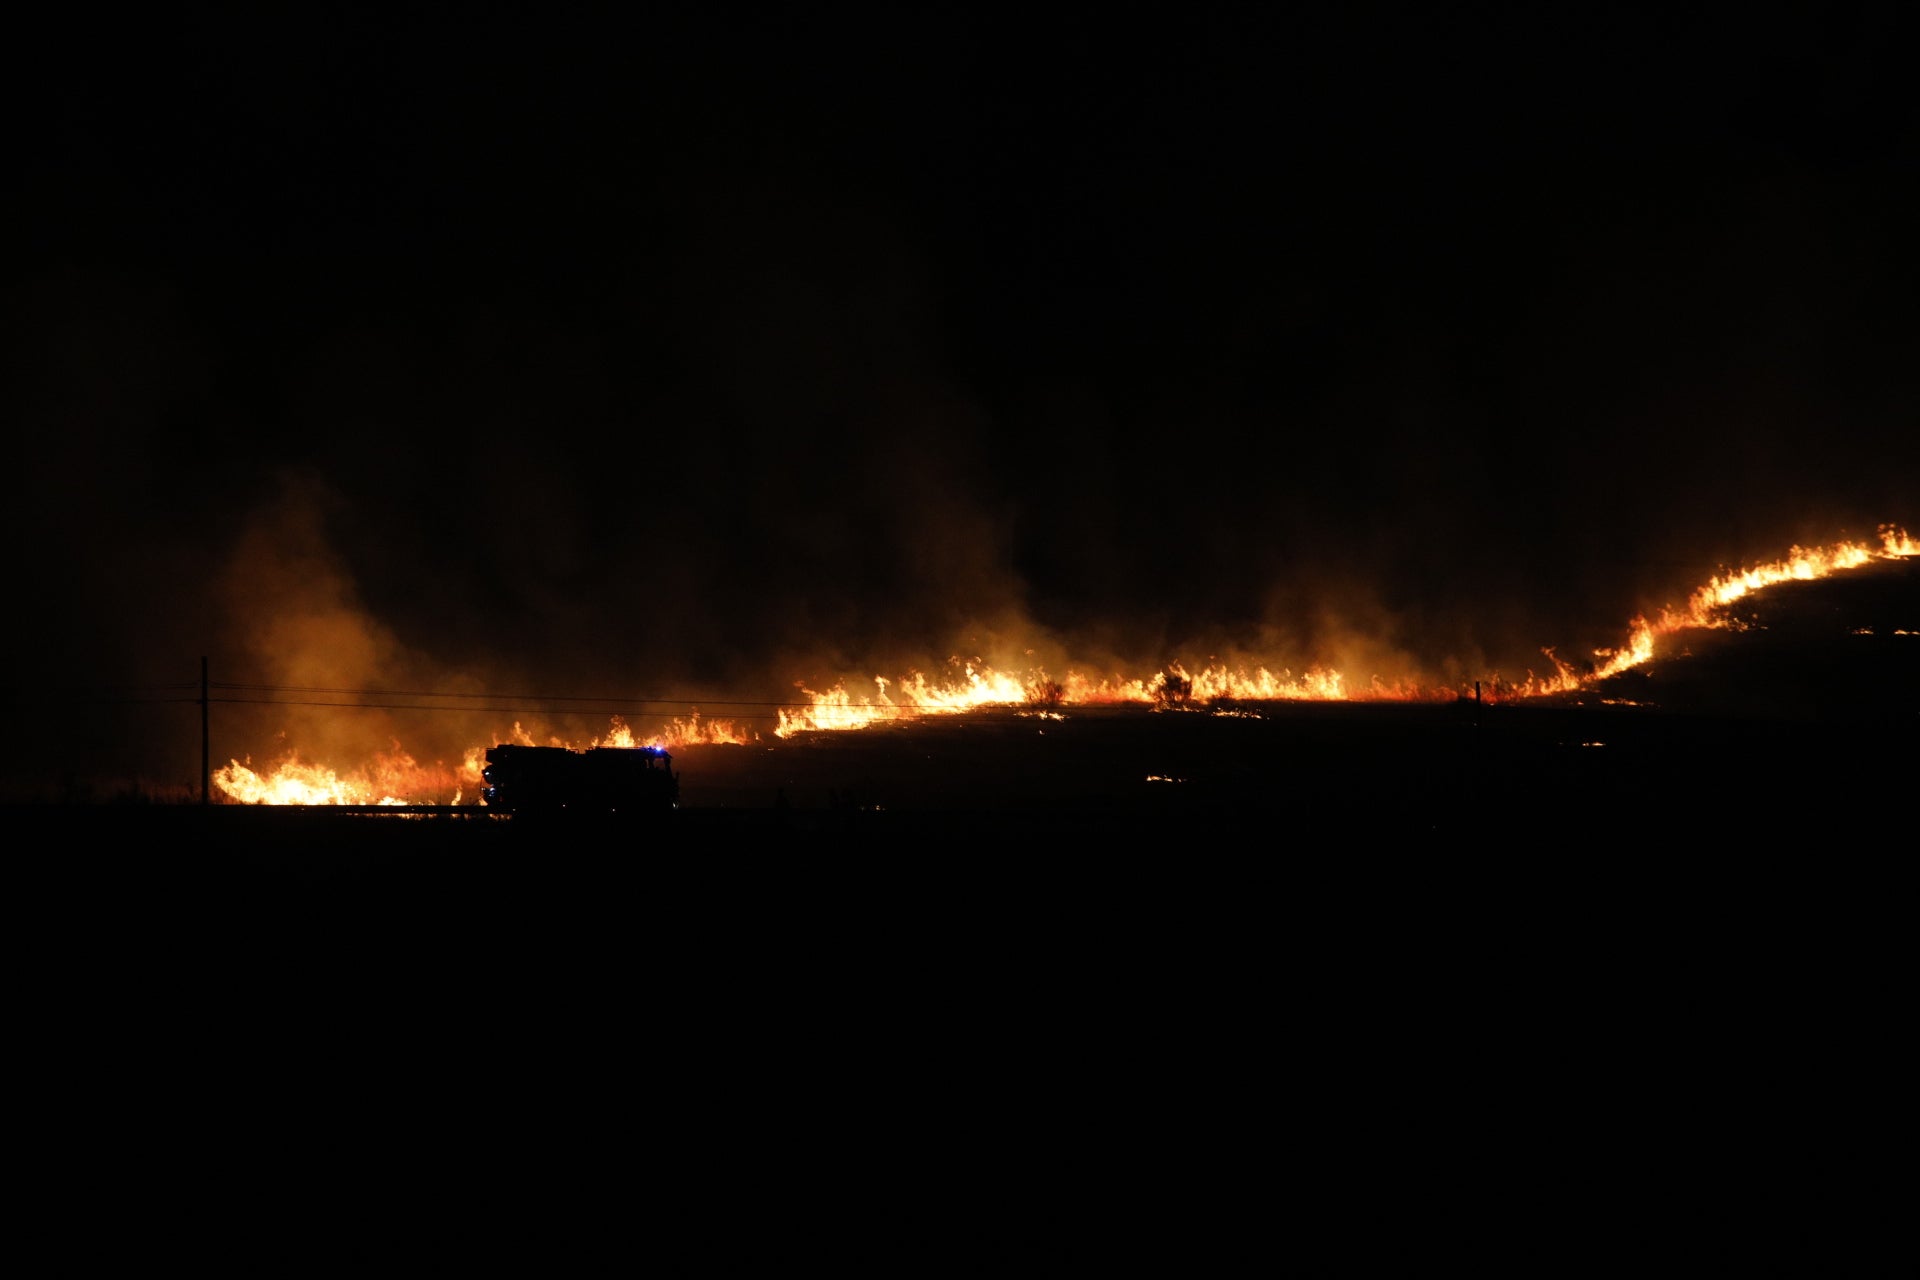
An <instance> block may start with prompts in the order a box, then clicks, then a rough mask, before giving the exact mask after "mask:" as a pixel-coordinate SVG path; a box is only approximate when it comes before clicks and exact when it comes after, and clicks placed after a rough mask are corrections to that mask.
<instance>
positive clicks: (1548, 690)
mask: <svg viewBox="0 0 1920 1280" xmlns="http://www.w3.org/2000/svg"><path fill="white" fill-rule="evenodd" d="M1879 532H1880V539H1879V542H1878V544H1877V545H1876V544H1874V543H1867V542H1841V543H1837V544H1835V545H1833V546H1831V547H1825V548H1818V549H1812V548H1806V547H1798V546H1796V547H1794V548H1792V549H1791V550H1790V551H1789V553H1788V554H1787V556H1786V558H1785V559H1782V560H1778V561H1774V562H1772V563H1769V564H1762V565H1757V566H1755V567H1753V568H1749V569H1742V570H1740V571H1738V572H1735V573H1729V574H1726V575H1723V576H1716V577H1713V578H1711V579H1709V580H1708V581H1707V583H1706V584H1705V585H1704V586H1701V587H1699V588H1698V589H1696V590H1695V591H1694V592H1693V594H1692V595H1691V596H1690V597H1688V600H1687V603H1686V604H1685V605H1683V606H1681V607H1680V608H1678V609H1674V608H1669V609H1666V610H1663V611H1662V612H1661V614H1660V616H1659V617H1658V619H1657V620H1651V621H1650V620H1649V619H1647V618H1645V617H1644V616H1643V617H1636V618H1634V619H1633V621H1632V622H1631V623H1629V624H1628V633H1627V637H1626V640H1625V642H1624V643H1623V644H1622V645H1621V646H1620V647H1619V648H1617V649H1610V650H1601V651H1599V652H1596V653H1595V654H1594V656H1595V657H1596V658H1599V659H1602V661H1601V662H1599V663H1598V664H1596V665H1595V666H1594V667H1593V668H1592V669H1591V670H1589V671H1584V672H1583V671H1581V670H1578V669H1576V668H1575V667H1574V666H1573V665H1572V664H1570V663H1567V662H1565V661H1563V660H1562V659H1560V658H1559V657H1558V656H1557V655H1556V654H1555V653H1554V651H1553V650H1552V649H1545V650H1543V651H1542V652H1543V653H1544V654H1545V655H1546V657H1547V659H1548V660H1549V661H1550V662H1551V663H1552V664H1553V667H1554V673H1553V674H1552V675H1550V676H1537V675H1529V676H1528V677H1527V679H1526V680H1524V681H1520V682H1511V681H1505V680H1501V679H1499V678H1498V677H1494V678H1491V679H1489V680H1488V681H1487V682H1486V684H1487V686H1488V687H1487V693H1488V694H1489V696H1490V697H1491V698H1492V699H1493V700H1496V701H1513V700H1519V699H1525V698H1534V697H1542V696H1546V695H1550V694H1561V693H1573V692H1577V691H1579V690H1581V689H1585V688H1588V687H1591V686H1593V685H1595V684H1598V683H1600V682H1601V681H1604V680H1606V679H1608V678H1609V677H1611V676H1616V675H1619V674H1620V673H1621V672H1623V671H1627V670H1630V669H1632V668H1634V667H1637V666H1640V665H1641V664H1643V663H1646V662H1648V661H1650V660H1651V659H1652V658H1653V656H1654V652H1655V649H1656V647H1657V645H1658V642H1659V641H1660V639H1661V638H1662V637H1664V636H1668V635H1671V634H1672V633H1674V632H1676V631H1680V630H1683V629H1686V628H1689V627H1719V628H1724V627H1729V626H1733V625H1736V624H1734V623H1733V622H1732V621H1731V620H1730V619H1729V618H1727V616H1726V615H1725V613H1724V611H1725V609H1726V608H1727V606H1729V605H1731V604H1733V603H1735V602H1736V601H1739V600H1741V599H1744V598H1745V597H1747V596H1749V595H1751V594H1752V593H1754V592H1756V591H1760V590H1764V589H1765V588H1767V587H1770V586H1773V585H1775V584H1777V583H1781V582H1796V581H1811V580H1813V579H1816V578H1824V577H1827V576H1829V575H1831V574H1834V573H1840V572H1844V571H1845V570H1848V569H1857V568H1859V567H1860V566H1862V565H1864V564H1867V563H1868V562H1870V561H1873V560H1890V559H1903V558H1906V557H1910V556H1916V555H1920V540H1916V539H1915V538H1913V537H1912V536H1910V535H1909V534H1908V533H1907V532H1906V531H1905V530H1903V529H1899V528H1896V527H1894V526H1892V525H1885V526H1882V527H1881V529H1880V531H1879ZM874 684H875V686H876V689H877V692H876V693H875V694H874V695H872V696H870V697H866V698H859V697H856V696H855V695H854V694H852V693H850V692H849V691H848V690H847V689H846V687H845V686H844V685H843V684H842V685H835V686H834V687H833V688H832V689H830V690H828V691H826V692H825V693H814V692H812V691H810V690H808V689H806V688H805V687H804V686H802V689H801V691H802V692H803V693H805V694H806V695H807V697H808V698H809V700H810V701H809V703H808V705H806V706H804V707H802V708H800V709H799V710H796V711H791V712H789V711H782V712H781V713H780V723H779V727H778V728H777V729H776V730H775V734H776V736H778V737H782V738H786V737H790V736H792V735H793V734H796V733H802V732H808V731H813V730H831V729H860V728H865V727H866V726H868V725H870V724H873V723H875V722H877V721H882V720H895V719H903V718H911V717H915V716H921V715H938V714H942V713H947V712H954V711H965V710H970V709H974V708H978V707H987V706H1002V707H1007V706H1021V705H1023V704H1024V705H1029V706H1032V705H1039V706H1044V707H1049V708H1052V707H1058V706H1062V705H1074V706H1089V705H1100V704H1112V703H1143V704H1149V705H1153V706H1156V707H1162V708H1171V707H1187V706H1195V707H1213V708H1227V709H1230V708H1232V707H1233V706H1234V704H1239V703H1256V702H1282V701H1344V702H1357V701H1373V700H1381V701H1385V700H1391V701H1403V702H1407V701H1449V700H1453V699H1457V698H1460V697H1462V696H1463V695H1465V694H1466V693H1467V692H1468V691H1467V690H1464V689H1455V688H1427V687H1424V686H1421V685H1419V684H1416V683H1411V682H1404V681H1403V682H1388V681H1383V680H1381V679H1379V678H1378V677H1375V678H1374V679H1372V680H1370V681H1369V682H1368V683H1367V684H1366V685H1365V686H1364V687H1361V688H1354V687H1352V686H1350V685H1349V683H1348V681H1347V680H1346V678H1345V677H1344V676H1343V675H1342V674H1341V673H1340V672H1338V671H1334V670H1329V669H1326V668H1319V667H1315V668H1310V669H1309V670H1307V671H1306V672H1305V673H1304V674H1301V675H1295V674H1293V672H1292V671H1290V670H1287V669H1285V668H1281V669H1278V670H1275V669H1272V668H1269V667H1265V666H1255V667H1253V668H1251V669H1248V668H1231V667H1227V666H1224V665H1218V664H1214V665H1208V666H1202V667H1199V668H1197V669H1194V670H1191V671H1190V670H1188V669H1187V668H1186V667H1184V666H1182V665H1181V664H1178V663H1175V664H1172V665H1170V666H1168V667H1167V669H1166V670H1164V671H1162V672H1160V673H1158V674H1157V675H1153V676H1148V677H1144V678H1127V677H1121V676H1108V677H1096V676H1089V675H1087V674H1085V673H1082V672H1079V671H1069V672H1068V673H1067V675H1066V676H1065V677H1064V678H1063V679H1061V680H1058V681H1056V680H1054V679H1052V678H1050V677H1049V676H1048V675H1047V673H1045V672H1044V671H1036V672H1034V673H1032V674H1030V675H1028V676H1025V677H1021V676H1015V675H1011V674H1009V673H1006V672H1000V671H994V670H991V669H988V668H983V667H980V666H977V665H975V664H971V663H969V664H965V665H964V668H963V674H962V676H961V677H960V678H958V679H956V680H954V681H950V682H948V683H946V684H936V683H933V682H930V681H929V680H928V679H927V677H926V676H925V675H924V674H920V673H915V674H914V675H912V676H910V677H908V679H906V680H905V681H900V682H890V681H888V680H886V679H885V678H884V677H877V676H876V677H875V678H874ZM889 688H891V689H892V690H893V691H892V692H891V693H889Z"/></svg>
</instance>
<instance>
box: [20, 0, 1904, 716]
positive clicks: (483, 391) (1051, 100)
mask: <svg viewBox="0 0 1920 1280" xmlns="http://www.w3.org/2000/svg"><path fill="white" fill-rule="evenodd" d="M1562 8H1563V7H1561V6H1519V7H1516V8H1515V9H1513V10H1511V11H1502V10H1501V9H1499V8H1494V7H1490V8H1484V9H1477V10H1472V11H1466V10H1462V9H1460V8H1458V7H1455V6H1433V5H1371V4H1340V5H1325V6H1320V5H1314V6H1257V7H1256V6H1198V7H1195V8H1191V9H1187V10H1161V11H1155V12H1153V13H1151V14H1150V15H1143V16H1141V17H1138V18H1125V17H1117V16H1116V11H1114V10H1112V9H1110V8H1107V7H1095V6H1087V7H1078V8H1060V9H1054V10H1051V11H1048V16H1045V17H1042V18H1036V17H1034V16H1033V14H1031V13H1025V14H1023V13H1020V12H1019V11H1017V10H1007V11H1000V10H996V9H992V8H983V7H979V6H968V7H951V8H939V7H919V8H916V10H915V12H913V13H912V14H910V15H908V14H901V15H896V16H893V17H888V18H876V17H870V16H863V17H859V18H855V17H851V16H848V17H839V16H833V15H827V16H822V15H821V14H818V13H815V12H810V11H806V10H793V11H791V12H774V13H768V12H763V11H757V10H749V9H734V10H713V11H710V12H707V11H703V13H702V14H701V15H700V16H686V15H682V16H674V15H671V14H669V15H665V16H657V17H643V16H639V15H640V14H641V13H642V12H643V7H639V6H622V7H608V8H606V9H604V10H599V9H595V8H592V7H572V8H568V9H567V10H566V11H565V12H563V13H559V14H555V13H553V12H549V11H548V10H547V9H546V8H545V7H534V6H521V7H513V6H492V7H488V8H487V9H486V11H485V13H483V14H479V15H477V16H476V15H473V14H466V13H460V12H458V11H457V10H454V11H444V12H440V11H435V12H420V13H418V14H414V13H413V12H412V11H411V10H409V9H408V8H406V7H403V6H390V7H387V8H386V9H384V10H378V11H375V12H373V13H371V14H366V15H362V16H352V12H353V11H351V10H340V9H332V8H328V9H318V8H316V9H314V10H312V11H311V12H305V13H302V12H299V11H291V10H286V9H284V8H278V9H276V10H275V12H274V13H273V14H272V15H270V16H268V15H261V14H252V13H242V12H238V11H234V12H228V11H226V10H224V9H220V8H212V7H201V6H180V7H172V8H170V10H169V12H168V13H166V14H165V15H162V16H159V17H153V16H149V17H145V18H136V19H131V20H122V19H117V18H116V19H115V20H113V22H112V23H109V22H107V20H106V19H104V18H94V19H90V20H82V19H74V20H70V21H54V20H43V21H41V22H40V23H39V24H38V25H37V26H36V25H32V24H29V25H26V26H22V27H20V28H18V29H17V30H16V33H15V37H14V39H13V40H12V41H11V43H12V45H13V48H12V52H11V54H10V57H9V64H10V65H9V75H8V79H9V81H10V85H11V91H12V95H13V105H12V106H11V107H10V108H9V112H8V119H9V121H10V124H11V129H10V133H11V135H12V145H11V146H10V148H9V151H10V154H9V156H8V162H7V172H8V175H9V179H10V186H11V197H10V199H9V201H8V203H9V206H10V208H11V215H12V217H13V219H14V229H13V231H12V232H11V233H10V235H9V243H10V244H11V245H12V246H13V248H14V251H15V252H14V253H13V254H12V255H11V261H10V263H9V265H8V270H7V272H6V275H5V278H4V280H3V281H0V315H4V322H5V326H6V330H5V332H6V338H7V342H6V353H7V363H6V382H5V388H6V390H5V396H6V399H5V402H4V409H5V413H6V416H7V423H8V438H9V440H10V441H11V442H12V444H11V457H10V459H9V465H8V466H7V468H6V475H7V480H8V489H9V493H8V500H7V502H6V504H5V509H6V517H5V518H6V521H7V524H6V534H7V542H8V546H9V547H10V548H11V550H12V552H13V556H12V564H13V568H14V572H15V582H14V583H13V586H12V589H11V591H10V592H9V597H10V599H11V600H12V601H13V602H14V606H15V607H13V608H11V609H9V611H8V617H9V627H8V636H7V658H8V663H7V666H8V678H9V683H10V685H12V686H13V687H14V689H15V690H16V691H17V696H25V695H28V694H31V695H33V697H34V698H35V699H36V701H35V703H34V705H35V707H36V708H39V709H38V710H36V711H35V712H34V714H35V715H36V716H40V715H46V716H49V717H51V718H53V719H57V720H59V721H60V722H61V726H60V727H59V728H58V730H57V732H58V733H59V734H60V735H61V738H60V740H61V742H62V743H63V744H65V745H66V746H71V747H73V748H74V749H76V750H77V749H78V748H79V747H80V746H82V745H85V744H86V743H88V742H91V741H95V740H98V739H100V738H102V737H107V738H112V739H116V740H117V739H119V738H121V737H122V736H126V735H137V733H138V727H137V726H138V725H140V724H143V723H145V721H143V720H141V719H140V718H139V717H140V716H142V715H148V716H150V715H151V714H152V713H148V712H139V711H135V712H127V711H125V710H102V711H100V712H99V713H98V716H99V718H98V719H96V718H95V712H94V711H93V710H91V709H89V708H88V704H85V703H82V702H79V701H75V702H72V703H71V704H70V703H69V702H68V701H67V691H69V690H72V691H75V697H76V698H77V697H78V695H79V692H80V691H90V690H94V689H98V688H105V687H109V686H112V687H118V686H123V685H142V686H144V685H150V684H154V683H164V682H172V681H179V680H192V679H195V678H197V675H198V663H199V659H200V657H201V656H203V655H207V656H209V657H210V658H211V660H212V661H213V663H214V665H215V672H216V678H220V677H222V676H225V677H226V678H231V679H242V680H246V679H259V680H260V681H262V682H264V683H272V684H313V685H322V684H325V685H332V684H338V685H342V686H345V687H356V688H397V689H414V688H428V687H430V688H442V687H461V688H472V689H493V690H501V691H512V692H542V693H549V692H569V691H579V692H582V693H587V694H595V695H599V694H605V695H609V696H611V695H615V694H618V695H622V696H656V695H657V696H663V697H665V696H673V697H681V696H684V697H689V698H706V699H724V698H729V697H736V698H743V699H753V698H761V697H778V696H781V695H782V692H783V691H788V690H791V688H792V686H793V684H794V682H795V681H797V680H806V681H809V682H810V683H819V682H821V681H828V680H831V679H832V678H834V677H836V676H838V675H840V674H843V673H852V674H858V673H863V672H872V673H879V672H883V671H889V670H900V669H901V668H902V665H903V664H914V663H917V664H925V663H928V662H939V661H942V660H944V659H946V658H947V657H949V656H952V655H960V656H982V657H987V658H989V660H993V661H997V662H1001V663H1005V662H1008V661H1010V658H1009V654H1010V653H1019V652H1020V651H1022V650H1025V649H1028V648H1032V649H1034V650H1035V651H1036V653H1037V654H1038V655H1039V656H1041V657H1044V658H1050V659H1051V660H1052V661H1055V662H1058V661H1061V660H1062V655H1069V656H1071V657H1072V659H1073V660H1077V661H1082V662H1107V661H1112V662H1114V663H1127V664H1133V667H1132V668H1131V669H1130V670H1129V671H1128V674H1145V673H1147V672H1149V671H1151V670H1153V669H1155V667H1156V665H1157V664H1159V663H1162V662H1165V661H1167V660H1169V659H1172V658H1176V657H1185V658H1187V659H1188V660H1193V659H1196V658H1200V657H1205V656H1209V655H1212V654H1216V653H1224V652H1226V651H1228V650H1229V649H1233V650H1236V651H1239V652H1244V653H1248V654H1252V655H1254V656H1256V657H1261V658H1263V659H1265V660H1266V661H1269V662H1275V663H1280V664H1286V665H1289V666H1292V667H1294V668H1296V669H1297V668H1300V667H1304V666H1306V665H1308V664H1310V663H1312V662H1318V661H1334V662H1336V663H1342V662H1344V663H1347V664H1349V665H1355V664H1365V665H1366V666H1371V667H1376V668H1378V669H1380V670H1387V669H1389V668H1394V667H1399V668H1403V669H1405V670H1407V671H1412V672H1418V673H1421V674H1425V675H1429V676H1433V677H1437V678H1442V679H1449V678H1465V679H1471V678H1473V677H1474V676H1477V675H1479V674H1483V672H1484V670H1485V669H1486V668H1488V667H1490V666H1499V667H1501V668H1502V669H1504V670H1506V671H1508V672H1510V673H1511V672H1513V671H1514V669H1515V666H1516V665H1517V664H1524V663H1526V662H1528V661H1529V660H1534V659H1537V655H1538V650H1539V648H1540V647H1541V646H1546V645H1557V646H1562V647H1563V648H1566V649H1575V648H1578V647H1579V646H1580V645H1582V644H1584V643H1586V642H1588V641H1595V642H1605V641H1607V640H1609V639H1615V638H1618V635H1619V632H1620V629H1621V628H1622V627H1623V626H1624V624H1625V622H1626V621H1627V619H1628V618H1629V617H1631V615H1632V614H1633V613H1634V612H1635V611H1637V610H1638V609H1640V608H1642V607H1646V606H1649V605H1657V604H1659V603H1661V602H1662V601H1663V600H1664V599H1667V598H1670V597H1672V596H1675V595H1682V594H1684V593H1685V591H1686V590H1687V589H1688V588H1690V587H1691V586H1693V585H1695V584H1696V583H1697V582H1698V581H1699V580H1700V579H1701V577H1702V576H1703V574H1704V573H1707V572H1711V571H1712V570H1714V569H1715V568H1718V567H1721V566H1723V565H1725V564H1728V563H1733V562H1739V561H1743V560H1752V559H1754V558H1769V557H1772V556H1777V555H1779V554H1781V553H1784V552H1785V550H1786V549H1787V548H1788V547H1789V546H1790V545H1792V544H1793V543H1795V542H1826V541H1830V540H1833V539H1834V538H1836V537H1841V536H1862V535H1870V534H1871V533H1872V532H1873V529H1874V526H1875V525H1876V524H1877V523H1879V522H1882V521H1892V522H1896V523H1901V524H1905V525H1907V526H1908V527H1914V526H1916V525H1920V498H1917V497H1916V494H1920V486H1917V485H1916V479H1917V478H1920V447H1917V446H1916V436H1917V435H1920V431H1916V423H1917V422H1920V319H1916V315H1917V314H1920V313H1917V312H1916V309H1915V308H1914V305H1913V300H1914V299H1915V298H1916V297H1920V253H1916V249H1915V244H1914V232H1913V228H1914V227H1916V226H1920V160H1917V159H1916V158H1917V157H1920V147H1917V146H1916V142H1917V141H1920V132H1917V127H1920V113H1917V112H1916V101H1917V99H1916V95H1915V91H1914V89H1913V84H1912V79H1911V74H1910V69H1911V60H1910V57H1911V54H1912V53H1913V49H1912V47H1911V45H1910V44H1908V43H1907V42H1906V41H1905V40H1904V39H1903V36H1904V32H1903V30H1902V28H1900V27H1899V26H1898V25H1897V24H1896V22H1895V21H1894V15H1896V14H1897V13H1898V10H1897V9H1896V8H1895V7H1894V6H1892V5H1890V4H1889V5H1848V4H1838V5H1822V6H1803V7H1801V8H1799V9H1797V10H1793V11H1786V10H1769V9H1765V8H1762V7H1753V6H1749V7H1741V8H1727V9H1725V10H1721V9H1717V8H1706V9H1697V10H1689V11H1688V12H1683V13H1678V14H1676V13H1675V12H1672V11H1670V10H1671V7H1670V6H1646V7H1640V6H1611V7H1606V6H1602V7H1597V8H1586V9H1581V10H1579V11H1577V12H1562ZM1548 10H1551V12H1548ZM610 15H618V16H610ZM1365 674H1366V672H1365V670H1363V669H1356V670H1354V671H1352V672H1350V675H1358V676H1360V677H1361V678H1362V679H1364V676H1365ZM49 695H51V696H52V698H53V699H54V701H53V702H52V703H51V704H49V703H48V702H47V701H46V699H47V697H48V696H49ZM49 705H51V707H52V709H51V710H48V709H47V708H48V707H49ZM194 727H195V729H196V731H197V726H194ZM47 731H48V732H49V733H53V732H55V727H54V726H52V725H49V726H48V730H47ZM63 749H64V747H63Z"/></svg>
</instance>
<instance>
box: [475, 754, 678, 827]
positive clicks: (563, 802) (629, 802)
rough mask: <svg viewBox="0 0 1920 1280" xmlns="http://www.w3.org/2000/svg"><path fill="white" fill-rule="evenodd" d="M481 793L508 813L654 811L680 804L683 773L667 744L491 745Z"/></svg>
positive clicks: (484, 798) (491, 807) (485, 799)
mask: <svg viewBox="0 0 1920 1280" xmlns="http://www.w3.org/2000/svg"><path fill="white" fill-rule="evenodd" d="M481 777H482V778H484V779H485V781H484V782H483V783H482V785H481V788H480V798H481V800H482V801H483V802H484V803H485V804H486V805H487V807H488V808H490V809H498V810H500V811H501V812H503V813H552V812H558V811H561V810H565V811H567V812H570V813H650V812H663V811H665V810H669V809H673V808H676V807H678V805H679V803H680V775H679V774H677V773H675V772H674V771H673V756H672V755H671V754H669V753H668V752H667V750H666V748H664V747H590V748H588V749H587V750H585V751H574V750H571V749H569V748H566V747H523V746H518V745H515V744H512V743H502V744H501V745H499V746H495V747H488V748H487V763H486V767H485V768H484V769H483V770H481Z"/></svg>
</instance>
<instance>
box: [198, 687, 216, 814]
mask: <svg viewBox="0 0 1920 1280" xmlns="http://www.w3.org/2000/svg"><path fill="white" fill-rule="evenodd" d="M208 760H209V757H208V754H207V659H206V656H205V655H204V654H203V655H201V658H200V803H201V804H202V805H206V804H209V803H211V801H210V800H209V799H208V794H207V793H208V790H209V789H210V787H211V786H212V782H213V770H212V769H211V768H210V767H209V765H208Z"/></svg>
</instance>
